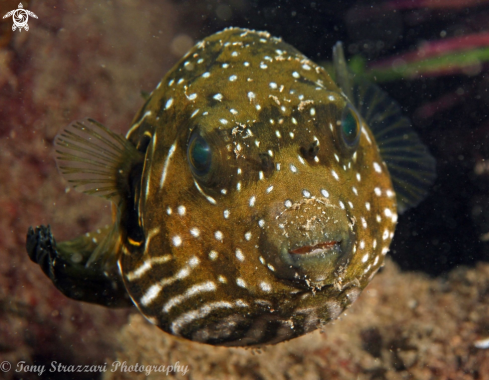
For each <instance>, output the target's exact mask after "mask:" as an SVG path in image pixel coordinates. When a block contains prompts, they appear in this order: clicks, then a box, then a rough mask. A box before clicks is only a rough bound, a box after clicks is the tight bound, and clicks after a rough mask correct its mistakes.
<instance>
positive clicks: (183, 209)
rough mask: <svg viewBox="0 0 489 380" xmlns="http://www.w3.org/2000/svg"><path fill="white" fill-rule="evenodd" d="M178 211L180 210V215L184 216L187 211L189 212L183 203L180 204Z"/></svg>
mask: <svg viewBox="0 0 489 380" xmlns="http://www.w3.org/2000/svg"><path fill="white" fill-rule="evenodd" d="M177 211H178V215H180V216H184V215H185V213H186V212H187V209H186V208H185V206H183V205H181V206H178V208H177Z"/></svg>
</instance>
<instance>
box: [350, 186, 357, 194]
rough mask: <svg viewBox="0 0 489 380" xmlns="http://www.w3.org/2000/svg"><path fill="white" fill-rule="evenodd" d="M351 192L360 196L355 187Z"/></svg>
mask: <svg viewBox="0 0 489 380" xmlns="http://www.w3.org/2000/svg"><path fill="white" fill-rule="evenodd" d="M351 190H352V191H353V194H355V195H358V191H357V189H356V187H355V186H353V187H352V188H351Z"/></svg>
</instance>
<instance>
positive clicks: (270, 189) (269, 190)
mask: <svg viewBox="0 0 489 380" xmlns="http://www.w3.org/2000/svg"><path fill="white" fill-rule="evenodd" d="M272 190H273V185H272V186H269V187H267V190H266V191H267V194H270V193H271V192H272Z"/></svg>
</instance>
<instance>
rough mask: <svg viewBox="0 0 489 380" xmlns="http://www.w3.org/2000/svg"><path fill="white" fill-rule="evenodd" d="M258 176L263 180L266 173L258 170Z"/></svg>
mask: <svg viewBox="0 0 489 380" xmlns="http://www.w3.org/2000/svg"><path fill="white" fill-rule="evenodd" d="M258 178H259V179H260V180H263V179H264V178H265V175H264V174H263V172H262V171H261V170H260V171H259V172H258Z"/></svg>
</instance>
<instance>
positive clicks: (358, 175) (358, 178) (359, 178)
mask: <svg viewBox="0 0 489 380" xmlns="http://www.w3.org/2000/svg"><path fill="white" fill-rule="evenodd" d="M361 180H362V177H361V176H360V173H357V181H358V182H360V181H361Z"/></svg>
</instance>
